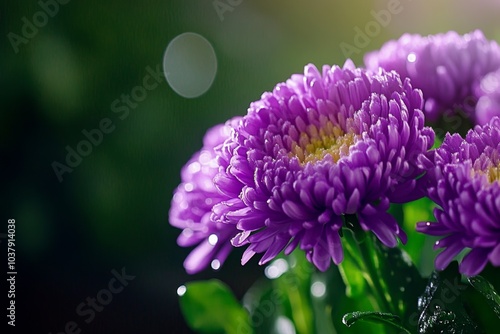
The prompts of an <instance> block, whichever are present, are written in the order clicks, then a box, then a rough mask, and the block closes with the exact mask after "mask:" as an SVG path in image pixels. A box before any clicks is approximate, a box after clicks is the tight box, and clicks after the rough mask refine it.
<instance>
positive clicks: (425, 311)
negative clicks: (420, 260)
mask: <svg viewBox="0 0 500 334" xmlns="http://www.w3.org/2000/svg"><path fill="white" fill-rule="evenodd" d="M467 288H468V285H466V284H462V283H461V276H460V274H459V272H458V265H457V262H452V263H451V264H450V265H449V266H448V268H446V269H445V270H444V271H442V272H434V273H433V274H432V275H431V277H430V279H429V283H428V285H427V287H426V288H425V292H424V294H423V295H422V296H421V297H420V299H419V302H418V305H419V311H420V312H421V314H420V316H419V317H418V327H419V333H422V334H428V333H477V332H478V331H479V328H478V326H477V324H476V323H475V322H474V321H473V320H472V319H471V317H470V316H469V314H468V312H467V310H466V308H465V306H464V303H463V294H464V291H466V290H467ZM415 318H416V317H415Z"/></svg>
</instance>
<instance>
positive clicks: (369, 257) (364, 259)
mask: <svg viewBox="0 0 500 334" xmlns="http://www.w3.org/2000/svg"><path fill="white" fill-rule="evenodd" d="M345 220H346V224H347V226H349V228H350V229H351V231H352V232H353V234H354V237H352V236H349V237H348V239H350V240H348V242H347V244H349V246H348V247H347V250H348V251H350V252H351V254H352V255H353V258H354V259H355V263H356V265H357V266H358V268H359V269H360V271H361V272H362V273H363V277H364V278H365V280H366V282H367V284H368V286H369V287H370V290H371V293H372V295H373V297H374V299H375V300H376V305H374V307H375V308H376V309H378V311H381V312H391V313H394V314H396V313H395V310H394V307H393V305H392V299H391V296H390V294H389V293H388V292H387V291H388V290H387V287H386V286H385V284H383V282H381V281H380V279H379V277H380V275H381V273H380V270H379V269H380V268H379V265H378V262H379V260H382V258H381V255H382V254H380V251H378V250H377V248H376V247H375V245H374V241H373V236H372V235H369V234H368V233H367V232H365V231H363V230H362V229H361V228H360V226H359V223H358V220H357V217H356V216H355V215H349V216H346V218H345ZM347 234H348V233H347ZM351 245H356V247H355V248H356V249H353V247H351ZM356 253H357V254H356Z"/></svg>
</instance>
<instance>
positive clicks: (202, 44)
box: [163, 32, 217, 98]
mask: <svg viewBox="0 0 500 334" xmlns="http://www.w3.org/2000/svg"><path fill="white" fill-rule="evenodd" d="M163 72H164V74H165V78H166V79H167V82H168V84H169V85H170V87H172V89H173V90H174V91H175V92H176V93H177V94H179V95H180V96H182V97H185V98H195V97H198V96H200V95H202V94H204V93H205V92H207V91H208V89H209V88H210V86H211V85H212V83H213V81H214V79H215V75H216V73H217V57H216V55H215V51H214V48H213V47H212V45H211V44H210V42H209V41H207V39H206V38H205V37H203V36H201V35H199V34H196V33H193V32H186V33H183V34H180V35H178V36H177V37H175V38H174V39H173V40H172V41H170V43H169V44H168V46H167V49H166V50H165V54H164V56H163Z"/></svg>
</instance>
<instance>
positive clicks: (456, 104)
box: [365, 30, 500, 121]
mask: <svg viewBox="0 0 500 334" xmlns="http://www.w3.org/2000/svg"><path fill="white" fill-rule="evenodd" d="M365 64H366V66H367V68H368V69H372V70H374V69H377V68H378V67H379V66H380V67H382V68H384V69H386V70H396V71H397V72H398V73H399V74H400V75H401V77H402V78H406V77H408V78H410V79H411V82H412V85H413V86H414V87H415V88H419V89H421V90H422V92H423V94H424V99H425V106H424V112H425V113H426V118H427V119H428V120H430V121H436V120H437V119H438V118H439V117H440V115H441V114H442V113H443V112H445V111H447V110H455V109H457V108H460V109H462V110H464V111H465V112H466V113H470V114H469V115H467V116H472V117H474V115H473V108H470V105H471V104H472V105H474V104H475V96H474V94H473V93H474V90H475V88H476V86H477V85H478V84H479V81H480V80H481V79H482V77H483V76H484V75H486V74H488V73H489V72H491V71H495V70H496V69H498V68H500V47H499V45H498V44H497V43H496V42H494V41H488V40H487V39H486V38H485V37H484V35H483V33H482V32H481V31H479V30H476V31H474V32H471V33H469V34H465V35H463V36H461V35H458V34H457V33H456V32H454V31H450V32H447V33H445V34H437V35H430V36H427V37H423V36H420V35H410V34H404V35H403V36H401V37H400V38H399V40H397V41H394V40H393V41H389V42H387V43H386V44H384V45H383V46H382V48H381V49H380V50H379V51H375V52H371V53H368V54H367V55H366V56H365Z"/></svg>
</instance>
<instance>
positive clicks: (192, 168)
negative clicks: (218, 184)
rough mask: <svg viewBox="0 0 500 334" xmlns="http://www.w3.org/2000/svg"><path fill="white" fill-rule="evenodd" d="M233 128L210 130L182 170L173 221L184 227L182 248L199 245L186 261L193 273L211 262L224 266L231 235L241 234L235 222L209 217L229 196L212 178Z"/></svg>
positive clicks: (181, 240)
mask: <svg viewBox="0 0 500 334" xmlns="http://www.w3.org/2000/svg"><path fill="white" fill-rule="evenodd" d="M230 130H231V129H230V126H229V125H218V126H215V127H213V128H212V129H210V130H209V131H208V132H207V134H206V135H205V137H204V139H203V148H202V149H201V150H200V151H199V152H197V153H196V154H195V155H194V156H193V157H192V158H191V159H190V160H189V161H188V163H187V164H186V165H185V166H184V168H183V169H182V172H181V179H182V183H181V184H180V185H179V186H178V187H177V189H176V191H175V193H174V197H173V199H172V205H171V207H170V213H169V216H170V219H169V220H170V224H172V225H173V226H175V227H178V228H181V229H182V233H181V234H180V235H179V237H178V239H177V243H178V244H179V245H180V246H183V247H189V246H193V245H198V246H197V247H196V248H195V249H194V250H193V251H192V252H191V253H190V254H189V256H188V257H187V258H186V260H185V261H184V268H186V271H187V272H188V273H190V274H194V273H196V272H198V271H200V270H202V269H204V268H206V267H207V266H208V265H209V264H212V267H215V268H217V267H218V266H219V265H221V264H222V263H223V262H224V260H225V259H226V258H227V256H228V254H229V252H230V251H231V248H232V246H231V243H230V240H231V238H233V237H234V236H235V235H236V233H238V230H237V229H236V227H235V226H234V225H228V224H223V223H217V222H214V221H212V220H211V219H210V215H211V210H212V207H213V206H214V205H215V204H217V203H220V202H221V201H223V200H226V199H227V196H225V195H223V194H221V193H220V192H219V191H218V190H217V189H216V188H215V185H214V183H213V181H212V180H213V177H214V176H215V175H216V174H217V172H218V170H219V166H218V164H217V157H216V150H217V148H218V146H220V144H222V142H223V141H224V140H225V139H226V138H228V137H229V133H230Z"/></svg>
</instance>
